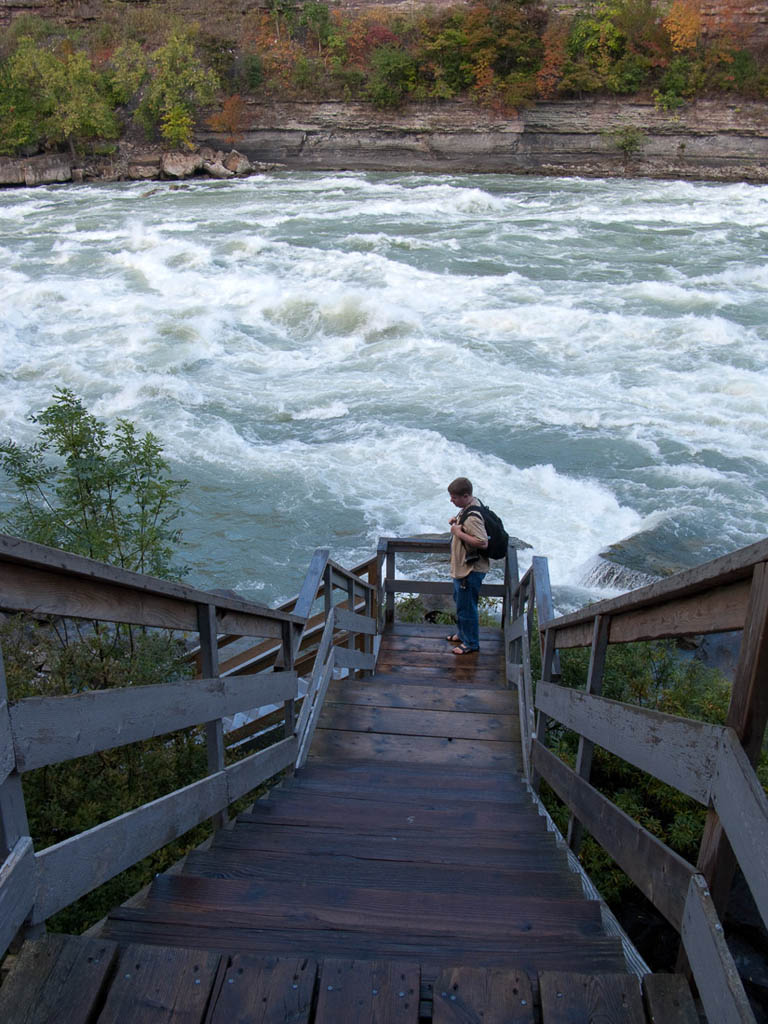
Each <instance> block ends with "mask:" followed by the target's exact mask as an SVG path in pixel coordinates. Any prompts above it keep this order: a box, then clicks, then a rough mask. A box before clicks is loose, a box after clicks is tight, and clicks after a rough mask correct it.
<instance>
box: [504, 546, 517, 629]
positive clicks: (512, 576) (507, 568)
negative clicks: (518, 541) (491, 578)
mask: <svg viewBox="0 0 768 1024" xmlns="http://www.w3.org/2000/svg"><path fill="white" fill-rule="evenodd" d="M519 582H520V569H519V567H518V564H517V548H515V547H513V546H512V545H511V544H509V545H508V546H507V557H506V559H505V561H504V597H503V598H502V599H501V622H502V627H503V624H504V623H505V622H507V620H508V619H510V618H512V607H511V596H512V593H513V591H514V589H515V587H516V586H517V585H518V583H519Z"/></svg>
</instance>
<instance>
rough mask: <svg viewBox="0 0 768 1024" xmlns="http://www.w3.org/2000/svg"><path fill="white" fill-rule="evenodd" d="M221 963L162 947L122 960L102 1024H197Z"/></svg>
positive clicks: (130, 952) (140, 949)
mask: <svg viewBox="0 0 768 1024" xmlns="http://www.w3.org/2000/svg"><path fill="white" fill-rule="evenodd" d="M220 960H221V957H220V955H219V954H218V953H210V952H202V951H200V950H195V949H181V948H166V947H162V946H141V945H132V946H129V947H128V948H127V949H126V950H125V951H124V952H123V954H122V955H121V957H120V961H119V963H118V965H117V971H116V973H115V978H114V981H113V982H112V986H111V988H110V990H109V994H108V996H107V1000H106V1003H105V1004H104V1009H103V1010H102V1012H101V1014H100V1015H99V1024H125V1021H131V1024H164V1022H166V1021H167V1022H168V1024H171V1022H173V1024H176V1022H178V1024H197V1022H202V1021H203V1020H204V1018H205V1013H206V1009H207V1007H208V1000H209V998H210V995H211V991H212V989H213V986H214V981H215V980H216V973H217V970H218V967H219V962H220Z"/></svg>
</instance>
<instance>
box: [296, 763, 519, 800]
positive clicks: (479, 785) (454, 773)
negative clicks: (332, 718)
mask: <svg viewBox="0 0 768 1024" xmlns="http://www.w3.org/2000/svg"><path fill="white" fill-rule="evenodd" d="M332 774H335V775H337V776H341V777H343V778H345V779H354V780H355V781H358V780H360V781H361V782H363V783H364V784H367V783H369V782H371V783H373V782H379V781H381V782H386V783H389V782H390V781H392V782H393V783H395V784H397V785H401V784H402V783H403V781H406V782H407V783H408V784H411V783H414V782H420V783H421V784H422V785H426V786H431V785H433V784H437V785H443V784H444V783H445V769H444V768H442V767H441V766H439V765H430V764H419V765H416V764H413V763H411V762H408V761H403V762H398V761H391V762H388V763H387V764H382V762H381V761H379V760H378V759H376V758H373V759H369V760H368V761H364V760H360V761H355V762H354V763H352V764H347V763H345V762H340V761H322V760H320V759H319V758H318V759H317V760H316V761H313V763H312V764H311V765H304V767H302V768H300V769H299V770H298V771H297V772H296V774H295V775H294V776H293V778H295V779H304V778H318V777H321V776H323V777H328V776H330V775H332ZM454 786H459V787H461V788H462V789H468V790H472V791H473V792H480V791H482V790H483V789H495V788H496V787H501V788H504V787H514V788H516V789H517V790H519V791H520V792H523V793H525V794H526V797H527V799H528V800H530V794H529V793H528V790H527V789H526V787H525V784H524V783H523V781H522V779H521V778H520V776H519V775H517V774H516V773H514V772H510V771H509V770H508V769H505V768H483V767H480V766H473V765H459V764H457V765H455V766H454V767H453V769H452V770H451V789H453V788H454Z"/></svg>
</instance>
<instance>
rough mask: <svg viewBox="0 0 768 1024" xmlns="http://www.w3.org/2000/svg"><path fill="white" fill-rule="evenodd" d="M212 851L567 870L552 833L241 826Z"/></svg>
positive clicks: (221, 834)
mask: <svg viewBox="0 0 768 1024" xmlns="http://www.w3.org/2000/svg"><path fill="white" fill-rule="evenodd" d="M462 840H463V841H462ZM215 848H216V849H217V850H218V849H222V850H227V849H232V850H240V851H242V852H243V855H244V856H246V857H248V858H252V857H253V855H254V854H256V853H258V852H259V851H268V852H274V853H279V854H280V855H281V856H284V857H290V856H292V855H293V854H294V853H296V852H299V853H306V852H308V851H314V852H316V853H317V854H318V856H331V857H332V856H343V857H346V856H349V857H355V858H357V859H368V860H377V861H382V862H386V861H399V862H403V863H418V864H457V865H465V866H474V865H479V866H487V867H506V866H510V867H523V866H525V865H528V864H530V863H531V860H535V861H536V863H539V864H542V865H547V864H550V863H552V862H553V861H555V860H557V861H558V862H559V863H560V864H561V865H562V867H563V868H564V869H565V868H566V864H567V862H566V860H565V854H564V853H563V852H562V851H561V850H558V849H557V847H556V846H555V842H554V839H553V837H552V833H551V832H535V833H531V832H521V833H518V834H516V835H509V834H507V835H505V836H503V837H502V836H498V835H496V834H494V835H490V836H488V835H484V836H473V837H471V839H467V838H466V837H462V836H460V835H459V836H456V835H454V836H450V835H449V836H444V835H438V836H435V834H434V833H432V834H431V835H429V837H427V835H425V833H423V832H422V831H421V830H418V829H416V830H414V831H413V832H409V833H408V834H406V835H392V833H391V832H381V831H376V830H374V829H372V830H371V832H370V833H368V834H365V833H361V832H359V831H358V832H352V831H346V830H345V831H344V832H343V833H340V832H339V830H338V829H324V828H321V827H313V826H298V827H297V826H293V825H267V824H259V823H256V824H252V825H250V826H248V825H246V824H245V823H244V824H242V825H239V826H238V828H237V829H235V830H234V831H233V832H230V831H222V832H219V834H218V835H217V836H216V839H215Z"/></svg>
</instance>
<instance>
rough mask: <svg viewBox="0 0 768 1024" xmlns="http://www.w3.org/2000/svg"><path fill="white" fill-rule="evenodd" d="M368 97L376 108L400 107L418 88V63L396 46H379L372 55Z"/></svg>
mask: <svg viewBox="0 0 768 1024" xmlns="http://www.w3.org/2000/svg"><path fill="white" fill-rule="evenodd" d="M370 63H371V74H370V76H369V78H368V89H367V92H368V97H369V99H370V100H371V102H372V103H373V104H374V106H376V107H381V108H387V107H390V108H391V107H399V106H401V105H402V104H403V103H404V102H405V100H406V98H407V96H408V94H409V93H411V92H413V91H414V89H415V88H416V61H415V60H414V59H413V57H412V56H411V55H410V54H409V53H406V52H405V51H403V50H400V49H398V48H397V47H395V46H379V47H377V48H376V49H375V50H374V51H373V53H372V54H371V59H370Z"/></svg>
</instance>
